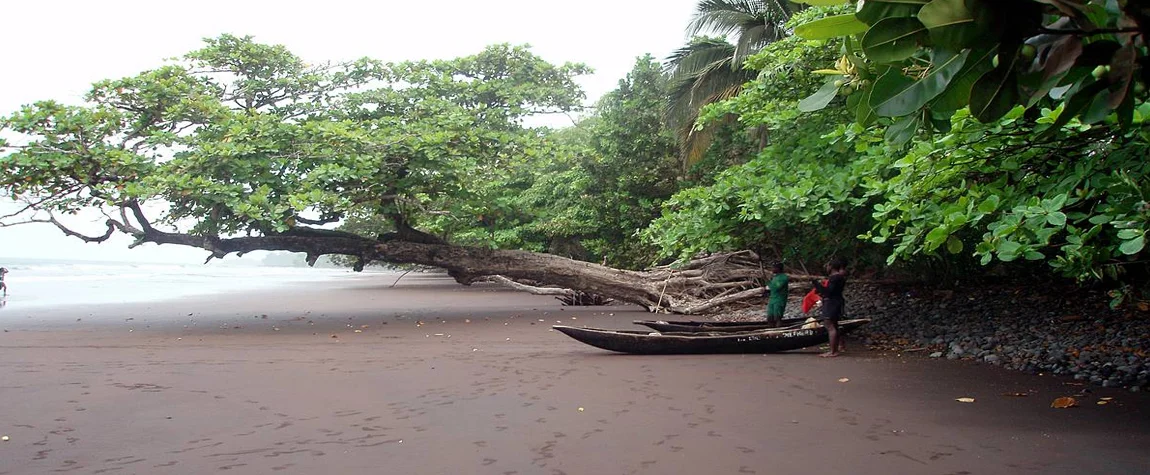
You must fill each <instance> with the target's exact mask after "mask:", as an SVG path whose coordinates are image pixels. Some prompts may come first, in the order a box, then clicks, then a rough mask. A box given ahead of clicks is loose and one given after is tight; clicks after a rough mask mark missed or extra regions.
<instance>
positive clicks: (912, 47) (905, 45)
mask: <svg viewBox="0 0 1150 475" xmlns="http://www.w3.org/2000/svg"><path fill="white" fill-rule="evenodd" d="M925 38H926V26H923V24H922V22H920V21H919V20H918V19H917V18H885V19H882V20H880V21H879V22H878V23H875V24H874V25H873V26H871V27H870V29H868V30H867V32H866V34H865V35H863V38H862V49H863V52H865V53H866V56H867V59H869V60H871V61H875V62H878V63H897V62H900V61H902V60H904V59H907V58H909V57H910V56H911V55H912V54H914V52H915V51H918V48H919V46H920V45H921V44H922V41H923V40H924V39H925Z"/></svg>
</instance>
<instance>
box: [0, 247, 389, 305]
mask: <svg viewBox="0 0 1150 475" xmlns="http://www.w3.org/2000/svg"><path fill="white" fill-rule="evenodd" d="M0 266H2V267H6V268H8V271H9V272H8V275H7V276H6V277H5V279H4V281H5V283H7V284H8V295H7V297H5V298H4V299H3V300H2V301H0V303H2V304H3V306H0V313H2V312H4V311H5V310H13V309H17V308H21V309H26V308H32V307H39V308H43V307H51V306H66V305H83V304H106V303H127V302H148V301H160V300H170V299H176V298H182V297H188V296H194V295H211V294H221V293H232V292H244V291H248V290H257V289H266V288H273V287H277V286H283V285H286V284H295V283H306V282H323V281H335V280H340V279H345V280H352V279H361V278H363V277H364V275H363V274H365V273H367V272H365V273H356V272H352V271H351V270H349V269H332V268H306V267H263V266H255V265H237V264H230V265H229V264H228V263H227V262H223V263H209V264H155V263H124V262H99V261H62V260H59V261H58V260H51V259H23V258H0Z"/></svg>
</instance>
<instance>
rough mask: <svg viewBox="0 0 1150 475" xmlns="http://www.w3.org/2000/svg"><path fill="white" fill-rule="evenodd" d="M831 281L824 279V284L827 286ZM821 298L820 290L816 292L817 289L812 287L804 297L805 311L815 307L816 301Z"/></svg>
mask: <svg viewBox="0 0 1150 475" xmlns="http://www.w3.org/2000/svg"><path fill="white" fill-rule="evenodd" d="M829 282H830V281H829V280H824V281H823V286H824V287H825V286H826V285H827V284H828V283H829ZM820 299H821V297H819V293H818V292H815V289H811V291H810V292H807V295H806V296H805V297H803V313H807V312H809V311H811V309H812V308H814V307H815V302H818V301H819V300H820Z"/></svg>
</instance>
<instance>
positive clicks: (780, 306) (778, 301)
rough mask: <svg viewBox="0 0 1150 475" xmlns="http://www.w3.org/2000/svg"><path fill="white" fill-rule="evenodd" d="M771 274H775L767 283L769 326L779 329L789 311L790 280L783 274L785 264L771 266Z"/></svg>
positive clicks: (779, 263) (777, 263) (778, 263)
mask: <svg viewBox="0 0 1150 475" xmlns="http://www.w3.org/2000/svg"><path fill="white" fill-rule="evenodd" d="M771 273H773V274H775V276H774V277H772V278H771V280H770V282H767V289H766V291H767V324H768V325H770V326H772V327H778V326H781V325H782V324H783V312H785V311H786V310H787V293H788V292H787V291H788V289H789V283H790V280H789V278H788V277H787V274H785V273H783V263H781V262H776V263H775V265H773V266H771Z"/></svg>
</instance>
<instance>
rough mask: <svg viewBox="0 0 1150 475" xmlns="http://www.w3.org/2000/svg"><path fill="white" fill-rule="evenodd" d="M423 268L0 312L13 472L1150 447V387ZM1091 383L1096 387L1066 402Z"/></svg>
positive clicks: (1031, 468) (1017, 458)
mask: <svg viewBox="0 0 1150 475" xmlns="http://www.w3.org/2000/svg"><path fill="white" fill-rule="evenodd" d="M411 277H412V275H408V276H407V277H404V279H403V280H402V281H401V283H400V285H398V286H396V287H395V288H391V287H390V284H391V280H386V282H382V281H381V282H375V281H372V282H364V283H362V284H357V285H352V286H339V285H333V286H331V287H328V286H314V287H309V288H302V289H297V288H290V289H286V288H285V289H278V290H275V291H269V292H266V293H253V294H250V295H241V296H230V297H215V298H211V299H197V298H189V299H181V300H179V301H172V302H164V303H162V304H151V305H126V306H110V307H100V308H91V309H87V311H88V313H90V314H91V316H87V315H80V313H78V312H77V309H57V310H55V311H54V312H55V313H51V314H50V315H49V313H48V312H45V313H41V314H40V315H41V316H40V317H38V318H39V319H40V321H36V319H35V318H32V319H20V320H23V321H12V320H9V319H8V318H7V315H6V314H0V324H2V325H0V326H3V327H4V328H5V329H6V330H8V331H7V332H5V333H0V376H2V377H3V379H2V381H3V382H0V393H2V394H3V396H4V399H3V400H4V404H2V405H0V434H3V435H8V436H10V440H9V441H7V442H0V474H3V475H17V474H32V473H50V472H52V471H55V470H66V471H71V472H74V473H115V474H129V473H147V474H151V473H158V474H167V473H171V474H182V473H207V472H219V471H229V473H301V474H304V473H376V472H380V471H383V472H388V473H419V474H423V473H426V474H439V473H481V474H488V473H490V474H534V473H548V474H558V473H566V474H572V475H574V474H580V473H636V474H664V473H760V474H767V473H788V472H792V471H794V472H798V471H809V470H811V469H815V470H822V471H826V470H837V471H842V472H843V473H875V474H880V473H882V474H887V473H962V472H967V473H1054V474H1058V473H1074V474H1082V473H1133V472H1135V471H1137V470H1139V469H1141V468H1144V467H1146V466H1150V454H1146V452H1145V450H1144V447H1145V444H1146V443H1147V442H1150V398H1148V397H1147V395H1146V394H1131V393H1129V392H1125V391H1121V390H1116V389H1108V388H1087V387H1085V386H1082V385H1081V383H1076V382H1074V381H1072V380H1068V379H1066V378H1052V377H1039V376H1032V375H1026V374H1022V373H1019V372H1013V371H1007V370H1005V369H1003V368H1000V367H993V366H989V365H975V364H971V363H969V362H963V361H946V360H932V359H928V358H919V357H914V358H900V357H898V356H896V355H893V354H884V353H882V352H872V351H857V350H856V348H858V347H859V346H860V345H855V347H854V348H851V350H852V352H851V353H849V354H848V355H847V356H845V357H842V358H834V359H830V360H828V359H823V358H817V357H815V355H814V353H816V352H817V351H818V349H817V348H812V349H808V350H805V351H801V352H793V353H786V354H775V355H699V356H686V355H684V356H633V355H620V354H613V353H610V352H606V351H602V350H598V349H595V348H592V347H589V346H586V345H582V344H580V343H578V342H576V341H574V340H571V339H569V338H566V337H565V336H563V335H561V334H559V333H557V332H553V331H549V330H550V326H551V325H553V324H555V323H556V321H560V322H563V323H564V324H569V325H576V326H580V325H587V326H595V327H606V328H631V325H630V321H631V320H633V319H641V318H649V317H650V314H648V313H646V312H644V311H642V310H641V309H639V308H637V307H628V306H613V307H562V306H561V305H560V304H559V302H558V301H556V300H555V299H553V298H551V297H546V296H533V295H526V294H523V293H518V292H514V291H509V290H504V289H502V288H499V287H496V286H486V285H476V286H471V287H464V286H459V285H457V284H455V283H454V282H452V281H450V280H449V279H445V278H443V277H442V276H434V275H425V276H417V277H416V278H412V279H410V280H409V278H411ZM369 280H370V279H369ZM188 314H191V315H188ZM263 315H267V318H266V319H265V318H263ZM76 318H80V319H81V321H79V322H76V321H75V319H76ZM128 319H131V320H128ZM184 325H188V326H187V327H185V326H184ZM236 327H239V328H236ZM357 330H358V331H357ZM333 335H334V338H333ZM841 378H847V379H848V381H847V382H840V379H841ZM1075 384H1079V385H1075ZM1087 390H1088V391H1090V392H1084V391H1087ZM1008 393H1009V394H1021V393H1024V394H1026V396H1021V397H1020V396H1005V395H1004V394H1008ZM1073 394H1082V396H1081V397H1080V398H1079V400H1080V407H1077V408H1073V409H1065V410H1059V409H1051V408H1050V407H1049V405H1050V401H1051V400H1053V399H1054V398H1055V397H1061V396H1067V395H1073ZM959 397H972V398H975V400H976V402H974V403H960V402H956V401H955V399H956V398H959ZM1104 397H1108V398H1111V399H1109V400H1108V401H1107V404H1105V405H1098V404H1097V402H1099V401H1103V399H1101V398H1104Z"/></svg>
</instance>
